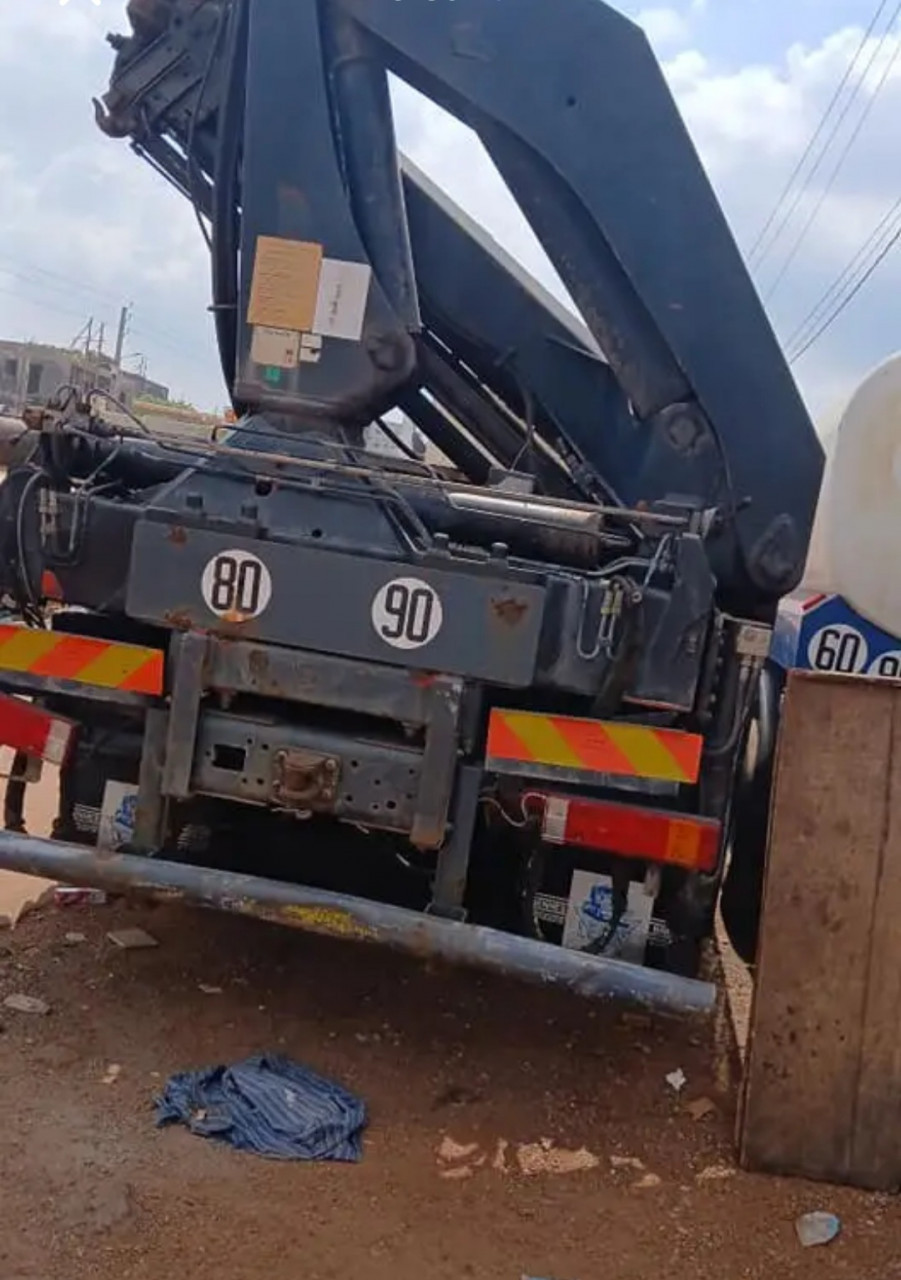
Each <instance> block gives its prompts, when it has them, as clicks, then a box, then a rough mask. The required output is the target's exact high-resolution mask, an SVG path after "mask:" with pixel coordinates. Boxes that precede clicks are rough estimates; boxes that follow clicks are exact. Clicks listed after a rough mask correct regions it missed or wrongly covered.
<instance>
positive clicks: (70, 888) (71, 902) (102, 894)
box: [53, 884, 108, 907]
mask: <svg viewBox="0 0 901 1280" xmlns="http://www.w3.org/2000/svg"><path fill="white" fill-rule="evenodd" d="M53 901H54V902H55V903H56V905H57V906H58V907H103V906H106V903H107V901H108V898H107V895H106V891H105V890H104V889H81V888H77V887H76V886H74V885H64V884H60V885H57V886H56V888H55V889H54V890H53Z"/></svg>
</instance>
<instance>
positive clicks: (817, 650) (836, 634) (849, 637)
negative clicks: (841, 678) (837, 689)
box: [807, 622, 869, 675]
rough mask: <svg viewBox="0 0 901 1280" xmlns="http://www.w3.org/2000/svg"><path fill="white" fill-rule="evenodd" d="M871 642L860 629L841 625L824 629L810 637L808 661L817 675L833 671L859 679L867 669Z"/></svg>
mask: <svg viewBox="0 0 901 1280" xmlns="http://www.w3.org/2000/svg"><path fill="white" fill-rule="evenodd" d="M868 656H869V651H868V648H867V642H866V640H865V639H864V637H863V636H862V635H861V634H860V632H859V631H858V630H857V628H856V627H849V626H848V624H847V623H845V622H838V623H836V624H835V626H834V627H821V628H820V630H819V631H817V632H815V633H814V635H812V636H811V637H810V644H809V645H808V646H807V661H808V662H809V664H810V666H811V667H812V668H813V670H814V671H831V672H834V673H835V674H837V675H859V674H860V673H861V672H862V671H863V670H864V668H865V667H866V665H867V658H868Z"/></svg>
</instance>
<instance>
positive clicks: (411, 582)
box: [372, 578, 444, 649]
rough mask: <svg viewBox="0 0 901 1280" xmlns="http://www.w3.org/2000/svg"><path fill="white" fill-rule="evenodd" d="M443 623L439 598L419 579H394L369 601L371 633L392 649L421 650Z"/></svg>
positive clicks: (442, 611)
mask: <svg viewBox="0 0 901 1280" xmlns="http://www.w3.org/2000/svg"><path fill="white" fill-rule="evenodd" d="M443 622H444V610H443V609H442V607H441V597H440V596H439V595H438V592H437V591H436V590H435V589H434V587H430V586H429V584H428V583H427V582H423V581H422V580H421V579H420V578H394V579H393V581H391V582H386V583H385V585H384V586H383V587H382V588H381V589H380V590H379V591H378V592H377V593H376V596H375V599H374V600H373V602H372V625H373V627H374V628H375V633H376V635H377V636H378V637H379V639H380V640H384V641H385V643H386V644H390V645H391V647H392V648H394V649H421V648H422V646H423V645H426V644H429V643H430V642H431V641H432V640H434V639H435V637H436V636H437V634H438V632H439V631H440V630H441V627H442V624H443Z"/></svg>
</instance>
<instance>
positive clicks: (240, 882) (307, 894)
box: [0, 831, 716, 1015]
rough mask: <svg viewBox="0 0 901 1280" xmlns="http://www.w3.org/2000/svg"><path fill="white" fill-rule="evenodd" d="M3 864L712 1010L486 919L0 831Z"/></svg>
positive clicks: (564, 983) (669, 1009)
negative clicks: (466, 919)
mask: <svg viewBox="0 0 901 1280" xmlns="http://www.w3.org/2000/svg"><path fill="white" fill-rule="evenodd" d="M0 869H8V870H11V871H20V872H24V873H25V874H27V875H36V876H42V877H45V878H47V879H51V880H60V881H62V882H63V883H68V884H77V885H84V886H85V887H89V888H96V889H106V890H108V891H110V892H112V893H139V894H143V895H145V896H150V897H153V898H157V899H164V900H170V901H171V900H181V901H185V902H190V903H195V904H197V905H199V906H205V907H214V908H217V909H218V910H221V911H230V912H234V913H237V914H239V915H248V916H256V917H259V918H261V919H264V920H270V921H273V922H275V923H279V924H284V925H290V926H293V927H295V928H300V929H306V930H308V931H311V932H314V933H323V934H330V935H331V936H333V937H334V936H338V937H343V938H347V939H351V940H356V941H360V942H380V943H382V944H383V945H385V946H388V947H391V948H393V949H394V950H397V951H405V952H409V953H411V954H413V955H416V956H420V957H424V956H430V957H435V958H438V959H441V960H445V961H447V962H449V963H451V964H459V965H464V966H471V967H476V968H480V969H487V970H493V971H495V972H498V973H504V974H509V975H511V976H514V977H519V978H523V979H526V980H528V981H532V982H539V983H543V984H547V985H552V986H558V987H562V988H567V989H569V990H570V991H573V992H575V993H576V994H577V995H580V996H584V997H586V998H588V999H593V1000H611V999H612V1000H620V1001H624V1002H626V1003H630V1004H637V1005H640V1006H642V1007H644V1008H646V1009H649V1010H655V1011H660V1012H666V1013H674V1014H681V1015H689V1014H695V1015H697V1014H709V1013H710V1012H711V1011H712V1010H713V1008H714V1005H715V1002H716V988H715V987H714V986H713V985H711V984H709V983H705V982H698V981H695V980H692V979H687V978H680V977H677V976H674V975H672V974H667V973H661V972H657V971H655V970H652V969H644V968H640V967H639V966H637V965H631V964H626V963H624V962H623V961H619V960H608V959H604V958H602V957H595V956H586V955H581V954H580V953H578V952H575V951H570V950H567V949H565V948H563V947H557V946H553V945H551V944H549V943H544V942H535V941H532V940H531V939H528V938H519V937H516V936H515V935H513V934H507V933H502V932H501V931H499V930H496V929H488V928H485V927H483V926H481V925H470V924H460V923H457V922H455V921H451V920H446V919H442V918H441V917H438V916H434V915H427V914H422V913H420V912H417V911H410V910H407V909H405V908H403V907H394V906H387V905H384V904H382V903H378V902H370V901H368V900H365V899H361V898H354V897H350V896H347V895H344V894H336V893H328V892H325V891H323V890H319V889H308V888H305V887H304V886H302V885H294V884H286V883H284V882H281V881H276V880H264V879H261V878H260V877H257V876H245V875H235V874H232V873H230V872H227V871H218V870H212V869H209V868H205V867H196V866H190V865H185V864H181V863H174V862H165V861H161V860H157V859H154V858H144V857H136V856H134V855H130V854H119V853H105V852H99V851H97V850H96V849H92V848H88V847H85V846H82V845H76V844H67V843H63V842H62V841H56V840H44V839H41V838H39V837H37V836H28V835H20V834H18V833H15V832H12V831H3V832H0Z"/></svg>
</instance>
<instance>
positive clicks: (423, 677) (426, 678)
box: [410, 671, 438, 689]
mask: <svg viewBox="0 0 901 1280" xmlns="http://www.w3.org/2000/svg"><path fill="white" fill-rule="evenodd" d="M437 679H438V677H437V676H436V675H435V674H434V673H433V672H431V671H413V672H411V673H410V683H411V684H415V685H416V686H417V687H418V688H420V689H431V687H432V685H433V684H434V683H435V681H436V680H437Z"/></svg>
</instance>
